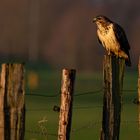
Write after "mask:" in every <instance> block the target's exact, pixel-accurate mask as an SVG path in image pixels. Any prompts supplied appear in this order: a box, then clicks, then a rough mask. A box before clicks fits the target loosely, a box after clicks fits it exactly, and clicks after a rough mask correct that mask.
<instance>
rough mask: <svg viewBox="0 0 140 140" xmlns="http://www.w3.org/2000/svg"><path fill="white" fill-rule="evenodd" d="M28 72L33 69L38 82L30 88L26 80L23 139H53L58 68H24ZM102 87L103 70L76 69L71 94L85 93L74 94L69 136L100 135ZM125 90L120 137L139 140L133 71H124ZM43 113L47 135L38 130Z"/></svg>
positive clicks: (78, 139)
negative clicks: (79, 70)
mask: <svg viewBox="0 0 140 140" xmlns="http://www.w3.org/2000/svg"><path fill="white" fill-rule="evenodd" d="M31 72H34V73H36V75H37V77H38V78H37V79H38V85H37V87H34V89H31V88H30V87H29V83H28V81H27V83H26V85H27V86H26V87H27V89H26V131H25V140H56V139H57V130H58V121H59V113H58V112H54V111H53V106H54V105H58V106H59V105H60V94H59V93H60V87H61V71H59V72H53V71H50V70H47V69H45V68H44V69H40V70H39V69H38V70H36V71H33V70H31V69H28V70H27V71H26V75H27V76H26V77H27V79H28V76H29V74H30V73H31ZM102 88H103V85H102V73H100V72H95V73H90V74H89V73H78V72H77V74H76V82H75V93H74V94H75V95H78V94H81V93H82V94H84V95H81V96H74V104H73V116H72V133H71V140H85V139H88V140H92V139H94V140H97V139H99V136H100V130H101V121H102V96H103V91H102ZM124 90H125V91H124V92H123V103H122V123H121V131H120V140H126V139H133V140H138V139H140V135H139V134H140V130H139V129H138V106H137V105H135V104H133V100H134V98H136V97H137V72H136V71H133V72H131V71H127V72H125V76H124ZM131 90H132V91H131ZM94 91H97V93H94ZM88 92H89V94H88ZM92 92H93V93H92ZM28 94H35V95H38V94H39V95H45V96H52V95H56V94H58V95H57V96H56V97H44V96H30V95H28ZM44 117H46V119H47V122H45V123H44V124H43V126H44V127H45V128H46V129H47V134H48V135H47V136H45V135H43V134H42V133H41V132H42V130H41V128H40V127H39V124H38V121H40V120H42V119H43V118H44Z"/></svg>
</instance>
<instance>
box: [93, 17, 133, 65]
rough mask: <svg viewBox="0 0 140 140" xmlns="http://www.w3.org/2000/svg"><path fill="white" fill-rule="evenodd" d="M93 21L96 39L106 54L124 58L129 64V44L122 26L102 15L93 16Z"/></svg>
mask: <svg viewBox="0 0 140 140" xmlns="http://www.w3.org/2000/svg"><path fill="white" fill-rule="evenodd" d="M93 22H95V23H96V25H97V36H98V40H99V42H100V43H101V44H102V45H103V47H104V48H105V49H106V50H107V53H108V55H111V54H113V55H116V56H117V57H120V58H124V59H125V63H126V65H127V66H131V60H130V55H129V50H130V45H129V43H128V40H127V37H126V34H125V32H124V30H123V29H122V27H121V26H120V25H118V24H117V23H115V22H113V21H111V20H110V19H108V18H107V17H105V16H102V15H100V16H97V17H95V18H94V19H93Z"/></svg>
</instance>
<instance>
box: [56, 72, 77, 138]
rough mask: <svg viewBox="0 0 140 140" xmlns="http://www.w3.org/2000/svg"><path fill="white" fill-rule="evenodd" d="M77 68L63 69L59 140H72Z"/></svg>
mask: <svg viewBox="0 0 140 140" xmlns="http://www.w3.org/2000/svg"><path fill="white" fill-rule="evenodd" d="M75 74H76V71H75V70H68V69H63V71H62V85H61V107H60V115H59V128H58V140H70V131H71V119H72V102H73V92H74V81H75Z"/></svg>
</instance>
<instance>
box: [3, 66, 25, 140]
mask: <svg viewBox="0 0 140 140" xmlns="http://www.w3.org/2000/svg"><path fill="white" fill-rule="evenodd" d="M24 94H25V91H24V68H23V64H3V65H2V71H1V79H0V140H24V129H25V104H24Z"/></svg>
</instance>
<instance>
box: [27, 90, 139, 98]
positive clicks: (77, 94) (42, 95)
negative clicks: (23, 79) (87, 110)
mask: <svg viewBox="0 0 140 140" xmlns="http://www.w3.org/2000/svg"><path fill="white" fill-rule="evenodd" d="M103 89H104V88H100V89H97V90H94V91H87V92H81V93H76V94H74V96H76V97H77V96H84V95H92V94H97V93H101V92H102V91H103ZM123 92H127V93H128V92H137V90H136V89H124V90H123ZM46 93H47V92H46ZM46 93H44V94H42V93H40V94H38V92H37V93H35V92H34V93H31V92H26V94H25V95H26V96H39V97H46V98H54V97H58V96H59V95H60V94H61V92H59V93H56V94H53V95H50V94H49V95H46Z"/></svg>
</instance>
